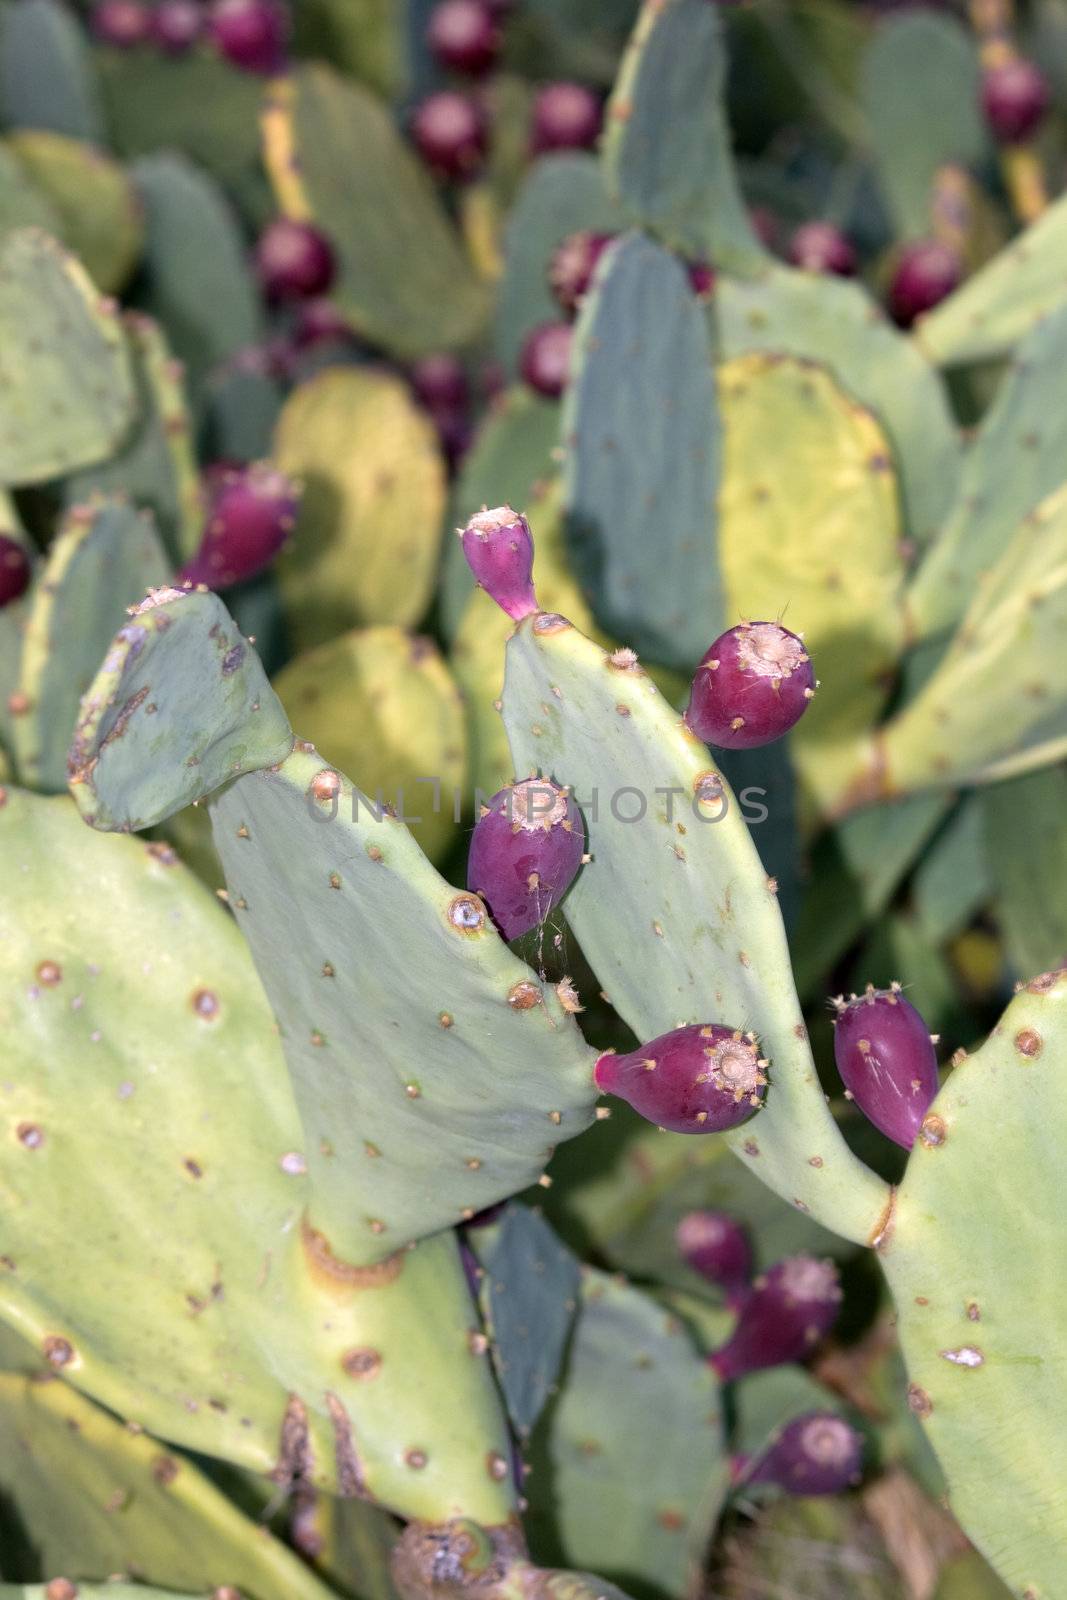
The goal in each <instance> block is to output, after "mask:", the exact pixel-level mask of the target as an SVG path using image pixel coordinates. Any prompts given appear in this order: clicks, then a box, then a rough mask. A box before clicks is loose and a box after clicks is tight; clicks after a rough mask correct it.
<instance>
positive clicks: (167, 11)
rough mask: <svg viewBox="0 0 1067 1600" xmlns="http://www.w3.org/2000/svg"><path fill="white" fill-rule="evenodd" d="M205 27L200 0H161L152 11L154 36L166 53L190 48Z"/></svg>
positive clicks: (178, 53) (176, 54)
mask: <svg viewBox="0 0 1067 1600" xmlns="http://www.w3.org/2000/svg"><path fill="white" fill-rule="evenodd" d="M203 28H204V13H203V10H202V9H201V7H200V5H199V3H198V0H159V4H158V5H157V6H156V8H155V10H154V11H153V13H152V38H153V39H154V40H155V42H156V44H157V45H158V46H159V48H160V49H161V50H162V51H164V53H165V54H166V55H169V56H178V55H181V54H183V52H184V51H186V50H190V49H191V48H192V46H193V45H194V44H195V43H196V41H197V40H198V39H199V37H200V35H201V33H202V32H203Z"/></svg>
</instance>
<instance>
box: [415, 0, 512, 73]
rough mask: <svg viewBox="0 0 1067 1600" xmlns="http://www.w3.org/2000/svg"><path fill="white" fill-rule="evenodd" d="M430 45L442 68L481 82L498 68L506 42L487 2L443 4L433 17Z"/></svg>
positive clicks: (451, 0) (446, 1) (447, 1)
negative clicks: (502, 46) (483, 76)
mask: <svg viewBox="0 0 1067 1600" xmlns="http://www.w3.org/2000/svg"><path fill="white" fill-rule="evenodd" d="M426 43H427V44H428V45H429V47H430V53H431V54H432V55H433V56H434V57H435V58H436V59H437V61H439V62H440V64H441V66H442V67H447V68H448V69H449V70H450V71H452V72H462V73H465V74H467V76H469V77H472V78H480V77H481V76H482V75H483V73H486V72H488V71H489V69H490V67H493V66H495V65H496V62H497V58H498V57H499V55H500V47H501V45H502V43H503V39H502V37H501V33H500V29H499V27H498V26H497V22H496V18H495V17H494V15H493V11H492V7H491V6H489V5H486V4H485V0H440V4H439V5H436V6H435V7H434V9H433V11H432V12H431V14H430V25H429V27H428V28H427V30H426Z"/></svg>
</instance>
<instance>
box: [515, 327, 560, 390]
mask: <svg viewBox="0 0 1067 1600" xmlns="http://www.w3.org/2000/svg"><path fill="white" fill-rule="evenodd" d="M572 338H573V330H572V328H571V325H570V323H569V322H539V323H538V324H537V327H536V328H531V329H530V332H529V333H528V334H527V335H526V338H525V339H524V340H523V345H522V350H521V351H520V353H519V372H520V373H521V374H522V377H523V379H524V380H525V382H526V383H528V384H529V385H530V388H531V389H533V390H534V391H535V393H537V394H541V395H544V396H545V399H546V400H558V399H559V397H560V395H561V394H562V393H563V391H564V389H565V388H566V387H567V379H568V377H569V376H570V367H571V341H572Z"/></svg>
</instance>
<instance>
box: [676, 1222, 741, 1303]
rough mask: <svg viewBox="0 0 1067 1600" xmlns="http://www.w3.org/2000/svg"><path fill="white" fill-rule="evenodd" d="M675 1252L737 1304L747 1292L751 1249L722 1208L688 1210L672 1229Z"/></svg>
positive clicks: (736, 1224) (735, 1224) (727, 1300)
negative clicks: (717, 1209) (673, 1230)
mask: <svg viewBox="0 0 1067 1600" xmlns="http://www.w3.org/2000/svg"><path fill="white" fill-rule="evenodd" d="M674 1242H675V1244H676V1245H677V1246H678V1253H679V1255H681V1256H682V1257H683V1258H684V1260H686V1261H687V1262H688V1263H689V1265H690V1266H691V1267H692V1268H693V1271H694V1272H699V1273H700V1275H701V1277H703V1278H707V1280H708V1282H709V1283H714V1284H717V1285H718V1287H719V1288H720V1289H722V1290H723V1291H724V1292H725V1295H726V1303H727V1305H737V1304H739V1303H740V1301H741V1300H742V1299H743V1298H744V1296H745V1295H746V1294H747V1292H748V1284H749V1279H750V1278H751V1276H752V1250H751V1247H750V1245H749V1242H748V1235H747V1233H746V1232H745V1230H744V1228H743V1227H742V1226H741V1224H740V1223H739V1222H738V1221H736V1219H735V1218H733V1217H731V1216H730V1215H729V1213H728V1212H726V1211H690V1212H688V1213H687V1214H686V1215H685V1216H684V1217H683V1218H682V1220H681V1222H679V1224H678V1226H677V1228H676V1229H675V1232H674Z"/></svg>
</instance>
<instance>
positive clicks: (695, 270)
mask: <svg viewBox="0 0 1067 1600" xmlns="http://www.w3.org/2000/svg"><path fill="white" fill-rule="evenodd" d="M685 270H686V276H687V277H688V279H689V287H690V288H691V289H692V291H693V293H694V294H695V295H697V296H698V297H699V299H701V300H710V299H711V296H712V294H713V293H714V292H715V268H714V267H709V266H708V264H707V262H706V261H689V262H687V263H686V268H685Z"/></svg>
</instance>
